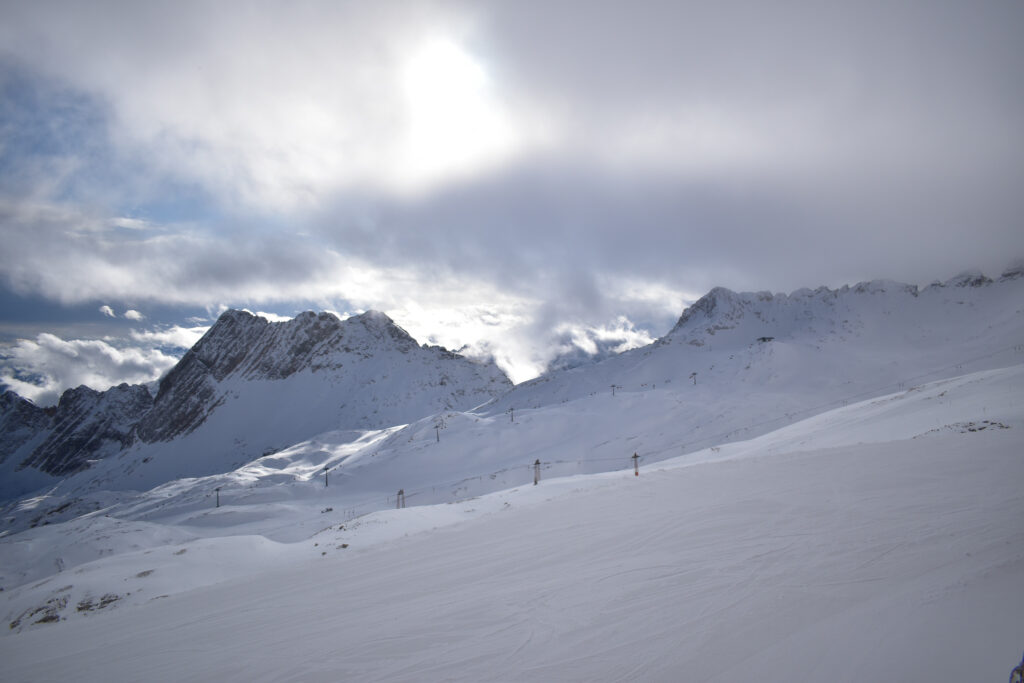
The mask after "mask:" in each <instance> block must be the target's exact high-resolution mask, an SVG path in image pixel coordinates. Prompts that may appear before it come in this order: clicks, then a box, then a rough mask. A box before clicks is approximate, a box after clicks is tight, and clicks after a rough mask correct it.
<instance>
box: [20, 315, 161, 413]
mask: <svg viewBox="0 0 1024 683" xmlns="http://www.w3.org/2000/svg"><path fill="white" fill-rule="evenodd" d="M6 355H7V359H6V362H5V365H7V366H8V367H6V368H4V370H3V371H0V381H2V382H3V383H5V384H7V385H8V386H9V387H10V388H11V389H13V390H14V391H15V392H17V393H18V394H20V395H22V396H24V397H25V398H28V399H31V400H32V401H34V402H35V403H36V404H38V405H53V404H55V403H56V402H57V400H58V399H59V398H60V395H61V393H63V392H64V390H66V389H68V388H71V387H77V386H79V385H82V384H84V385H86V386H88V387H91V388H93V389H96V390H99V391H102V390H104V389H108V388H110V387H112V386H115V385H117V384H120V383H122V382H127V383H129V384H142V383H145V382H150V381H153V380H155V379H157V378H158V377H160V375H162V374H163V373H164V372H166V371H167V370H169V369H170V368H171V367H173V366H174V364H175V363H177V361H178V359H177V358H175V357H173V356H170V355H167V354H165V353H163V352H162V351H159V350H157V349H153V348H149V349H146V348H117V347H115V346H113V345H111V344H110V343H107V342H106V341H103V340H99V339H88V340H87V339H72V340H64V339H61V338H60V337H57V336H56V335H53V334H49V333H44V334H40V335H39V336H38V337H36V339H35V340H34V341H33V340H27V339H22V340H19V341H18V342H17V343H16V344H15V345H14V346H13V347H11V348H9V349H7V352H6ZM11 366H14V367H17V368H18V369H19V371H20V374H22V376H24V373H26V372H27V373H29V375H30V376H31V377H32V380H33V381H26V380H24V379H19V378H18V377H16V376H15V374H14V372H13V370H12V369H11Z"/></svg>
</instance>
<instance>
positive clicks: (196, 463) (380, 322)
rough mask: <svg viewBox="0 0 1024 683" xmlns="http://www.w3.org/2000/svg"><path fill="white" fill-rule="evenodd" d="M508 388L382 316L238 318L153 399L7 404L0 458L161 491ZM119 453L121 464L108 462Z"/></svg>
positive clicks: (1, 415) (188, 358) (73, 394)
mask: <svg viewBox="0 0 1024 683" xmlns="http://www.w3.org/2000/svg"><path fill="white" fill-rule="evenodd" d="M510 387H511V382H510V381H509V379H508V378H507V377H506V376H505V375H504V373H502V372H501V370H499V369H498V367H497V366H496V365H494V364H493V363H490V364H485V363H479V362H476V361H471V360H469V359H467V358H464V357H462V356H459V355H457V354H454V353H451V352H449V351H447V350H445V349H442V348H440V347H427V346H420V345H419V344H417V342H416V340H415V339H413V338H412V337H411V336H410V335H409V334H408V333H407V332H406V331H405V330H403V329H402V328H400V327H399V326H397V325H396V324H395V323H394V322H393V321H392V320H391V319H390V318H389V317H388V316H386V315H385V314H383V313H380V312H377V311H368V312H366V313H363V314H361V315H357V316H353V317H351V318H348V319H345V320H341V319H339V318H338V317H337V316H335V315H334V314H331V313H314V312H312V311H308V312H305V313H302V314H300V315H298V316H296V317H295V318H293V319H292V320H288V321H283V322H270V321H268V320H266V319H265V318H262V317H260V316H257V315H254V314H252V313H249V312H247V311H240V310H229V311H225V312H224V313H223V314H222V315H221V316H220V317H219V319H218V320H217V322H216V323H215V324H214V325H213V326H212V327H211V328H210V329H209V330H208V331H207V333H206V334H205V335H204V336H203V337H202V338H201V339H200V340H199V341H198V342H197V343H196V344H195V345H194V346H193V347H192V348H191V349H190V350H189V351H188V352H186V354H185V355H184V356H183V357H182V359H181V360H180V361H179V362H178V364H177V365H176V366H175V367H174V368H172V369H171V371H170V372H168V374H167V375H166V376H165V377H164V378H163V379H162V380H161V382H160V384H159V389H158V391H157V394H156V397H155V398H152V397H150V395H149V393H148V391H147V390H146V389H145V387H141V386H136V387H128V386H127V385H124V386H122V387H115V388H113V389H111V390H109V391H107V392H96V391H93V390H91V389H88V388H86V387H79V388H78V389H74V390H71V391H69V392H67V393H66V394H65V396H64V397H63V398H62V400H61V405H59V406H58V407H57V409H56V413H55V416H54V417H52V418H50V417H45V416H43V417H41V416H40V414H39V413H40V412H41V409H38V408H35V406H32V405H31V404H26V405H27V406H28V407H26V405H22V404H21V403H19V402H18V401H15V400H14V399H13V398H11V399H5V403H4V404H3V406H0V408H3V409H2V410H0V429H3V430H4V432H5V433H6V432H8V431H9V432H11V434H12V435H15V434H16V435H17V436H18V440H19V441H18V444H17V445H16V447H15V448H5V449H4V452H3V453H0V455H6V456H10V457H9V459H10V460H12V461H13V464H12V463H7V465H6V467H7V468H14V467H18V468H28V470H35V471H38V472H42V473H46V474H48V475H52V476H55V477H62V476H65V475H67V474H72V473H75V472H76V471H79V470H82V469H83V468H84V467H87V466H88V467H89V471H87V472H82V473H81V474H80V475H79V476H78V477H77V478H76V481H89V482H91V483H92V484H94V485H103V486H112V487H115V488H124V487H139V486H146V485H155V484H157V483H161V482H163V481H167V480H169V479H174V478H177V477H181V476H191V475H196V474H210V473H212V472H219V471H225V470H226V469H230V468H231V467H234V466H238V465H239V464H242V463H245V462H248V461H250V460H252V459H254V458H257V457H260V456H261V455H265V454H266V453H267V452H272V451H274V450H277V449H280V448H283V447H286V446H289V445H291V444H293V443H296V442H298V441H302V440H303V439H306V438H309V437H310V436H312V435H315V434H318V433H320V432H324V431H330V430H336V429H379V428H383V427H389V426H391V425H394V424H403V423H407V422H411V421H414V420H416V419H419V418H421V417H423V416H425V415H428V414H431V413H435V412H438V411H441V410H451V409H454V410H466V409H469V408H472V407H474V406H476V405H479V404H481V403H484V402H486V401H488V400H490V399H492V398H494V397H495V396H497V395H499V394H501V393H503V392H504V391H506V390H508V389H509V388H510ZM8 403H9V404H10V406H7V404H8ZM5 406H6V407H5ZM33 408H34V409H35V410H32V409H33ZM16 415H21V416H22V417H21V418H18V417H17V416H16ZM25 415H28V416H29V418H30V419H29V418H25V417H24V416H25ZM8 422H10V423H11V426H10V428H8V427H7V426H6V425H7V423H8ZM15 423H17V424H15ZM40 425H42V427H40ZM7 451H11V452H10V453H8V452H7ZM115 453H119V454H120V457H119V458H117V459H116V460H117V462H113V461H112V460H109V456H110V455H113V454H115ZM158 462H159V465H158V464H157V463H158ZM128 474H130V475H131V477H130V479H131V481H130V482H129V481H127V480H126V478H125V475H128ZM21 478H22V479H23V480H25V481H31V482H32V483H33V484H35V483H36V482H37V479H36V478H31V477H28V476H27V475H26V476H22V477H21ZM28 485H29V484H26V485H25V486H28ZM12 486H13V487H14V488H15V489H17V488H21V489H24V488H25V486H21V487H18V486H17V482H14V481H13V480H12V479H11V478H10V477H7V482H5V486H4V489H5V491H4V492H5V493H6V495H10V492H9V491H7V489H9V488H11V487H12Z"/></svg>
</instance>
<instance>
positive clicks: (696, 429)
mask: <svg viewBox="0 0 1024 683" xmlns="http://www.w3.org/2000/svg"><path fill="white" fill-rule="evenodd" d="M1022 343H1024V268H1011V269H1009V270H1007V271H1006V272H1005V273H1003V275H1002V276H1001V277H1000V278H998V279H996V280H992V279H990V278H987V277H985V276H984V275H982V274H980V273H966V274H963V275H961V276H958V277H956V278H953V279H951V280H949V281H946V282H941V283H938V282H937V283H935V284H933V285H930V286H928V287H925V288H921V289H919V288H918V287H916V286H912V285H905V284H900V283H897V282H892V281H872V282H865V283H861V284H858V285H855V286H852V287H842V288H840V289H835V290H833V289H828V288H824V287H822V288H818V289H815V290H810V289H803V290H798V291H795V292H793V293H791V294H772V293H769V292H755V293H736V292H732V291H730V290H728V289H724V288H715V289H713V290H711V291H710V292H709V293H708V294H707V295H705V296H704V297H702V298H701V299H700V300H698V301H697V302H695V303H694V304H693V305H692V306H690V307H689V308H687V309H686V310H685V311H683V313H682V315H681V317H680V318H679V321H678V323H677V324H676V325H675V327H673V329H672V330H671V331H669V333H668V334H666V335H665V336H664V337H662V338H661V339H659V340H657V341H656V342H654V343H653V344H650V345H648V346H645V347H642V348H637V349H633V350H631V351H627V352H625V353H621V354H618V355H614V356H611V357H609V358H606V359H604V360H602V361H600V362H596V363H592V364H583V365H580V366H578V367H573V368H570V369H566V370H560V371H554V372H550V373H548V374H546V375H544V376H542V377H540V378H537V379H535V380H532V381H530V382H526V383H523V384H520V385H518V386H516V387H513V386H512V384H511V382H510V381H509V380H508V378H507V377H506V376H505V375H504V374H503V373H502V372H501V371H500V370H499V369H498V368H497V367H496V366H495V365H493V364H490V363H479V362H475V361H471V360H469V359H467V358H463V357H461V356H459V355H457V354H454V353H451V352H449V351H446V350H445V349H442V348H440V347H428V346H425V345H424V346H421V345H419V344H418V343H417V342H416V341H415V340H414V339H413V338H412V337H410V336H409V335H408V334H407V333H406V332H405V331H404V330H402V329H401V328H400V327H398V326H397V325H395V324H394V322H393V321H391V320H390V319H389V318H388V317H387V316H386V315H384V314H382V313H377V312H369V313H365V314H362V315H359V316H355V317H352V318H349V319H347V320H339V319H338V318H337V317H335V316H334V315H332V314H328V313H319V314H316V313H312V312H307V313H303V314H301V315H299V316H298V317H296V318H294V319H293V320H290V321H287V322H277V323H272V322H268V321H267V320H265V319H263V318H261V317H258V316H255V315H253V314H251V313H247V312H244V311H235V310H232V311H227V312H226V313H224V314H223V315H222V316H221V317H220V319H219V320H218V321H217V322H216V324H215V325H214V326H213V327H212V328H211V329H210V330H209V331H208V332H207V334H206V335H205V336H204V337H203V338H202V339H201V340H200V341H199V342H197V343H196V345H195V346H194V347H193V348H192V349H190V350H189V351H188V352H187V353H186V354H185V356H184V357H183V358H182V359H181V361H180V362H179V363H178V364H177V365H176V366H175V367H174V368H173V369H172V370H171V371H170V372H169V373H168V374H167V375H166V376H165V377H164V378H163V379H162V380H161V382H160V384H159V389H158V391H157V393H156V396H151V395H150V393H149V391H147V389H146V388H145V387H142V386H128V385H121V386H118V387H114V388H112V389H109V390H107V391H104V392H97V391H93V390H91V389H88V388H86V387H79V388H77V389H72V390H69V391H67V392H65V394H64V395H63V396H62V397H61V400H60V402H59V404H58V405H57V406H56V407H55V408H48V409H43V408H39V407H37V406H35V405H33V404H32V403H30V402H28V401H26V400H24V399H22V398H21V397H19V396H17V395H15V394H13V393H11V392H5V393H4V394H2V395H0V496H2V498H3V499H8V500H10V499H12V498H17V497H19V496H22V495H25V494H27V493H29V492H31V491H34V490H38V489H40V488H42V487H44V486H49V487H52V486H54V485H55V484H57V483H58V482H64V483H62V484H61V487H62V488H61V490H62V491H65V492H72V491H79V492H81V491H85V490H91V491H99V490H122V491H123V490H136V491H146V490H149V489H151V488H153V487H155V486H159V485H161V484H164V483H166V482H170V481H174V480H177V479H181V478H183V477H207V476H215V475H219V474H223V473H227V472H231V471H233V470H235V469H236V468H239V467H243V466H246V465H247V464H248V463H252V462H254V461H256V460H257V459H259V458H263V457H267V456H270V455H271V454H274V453H277V452H280V451H282V450H283V449H289V450H288V453H289V456H288V457H291V458H300V457H306V458H307V459H308V458H309V457H311V456H309V455H308V453H307V455H303V453H306V451H304V450H303V447H299V446H297V444H302V443H304V442H307V441H309V440H310V439H314V437H317V435H320V434H323V433H327V432H345V430H356V431H354V432H352V433H353V434H358V433H362V432H363V431H366V430H381V429H385V428H392V427H396V428H397V427H398V426H402V425H408V426H407V427H404V428H403V429H401V430H400V431H398V432H396V433H394V434H393V435H392V436H390V437H389V438H387V439H385V440H384V441H380V442H374V443H375V445H374V446H373V455H374V457H373V458H372V459H370V460H363V461H360V462H361V464H360V465H359V467H361V468H362V470H361V471H363V472H364V474H365V473H366V472H368V470H366V468H368V467H371V464H372V467H376V468H377V470H379V472H378V473H377V474H376V475H374V476H375V477H377V479H375V481H382V479H380V478H381V477H383V478H384V479H385V480H388V481H390V480H391V479H394V481H395V482H401V481H406V480H408V478H409V475H408V472H409V471H410V468H412V469H413V470H416V468H419V467H421V465H422V464H421V463H419V462H418V461H414V460H412V459H410V458H411V457H412V456H411V455H410V453H412V452H413V451H415V450H416V448H419V446H415V444H417V443H419V441H417V440H418V439H423V435H427V436H429V437H430V438H431V439H433V438H434V437H436V438H437V439H440V431H439V430H440V429H441V428H442V427H444V428H445V429H446V439H447V440H448V441H447V443H448V444H449V445H452V444H454V448H455V451H457V452H458V453H460V457H459V458H455V459H451V458H449V459H448V460H443V459H442V460H432V461H431V472H432V474H431V475H430V476H432V477H435V478H437V480H438V481H447V480H450V479H455V478H458V477H459V476H460V475H462V474H464V475H466V476H470V475H474V476H475V475H477V474H480V473H481V472H485V471H486V472H491V471H497V470H500V469H501V468H502V467H505V466H506V465H508V464H509V463H510V462H513V460H510V459H515V460H514V462H518V461H519V460H521V459H523V458H526V457H528V454H529V453H531V452H535V451H537V450H538V449H545V448H547V447H548V446H547V444H548V443H549V442H551V441H552V440H561V439H566V445H565V447H564V453H565V456H566V459H567V460H569V459H572V458H575V459H576V460H577V461H578V462H581V463H584V464H582V465H580V466H579V469H580V470H581V471H595V470H598V469H601V468H602V467H604V466H603V465H601V464H597V460H599V459H600V458H599V456H602V455H603V454H604V453H605V452H606V451H607V452H609V453H612V452H614V453H618V452H619V451H620V450H622V451H625V450H629V451H630V452H632V451H633V450H640V449H642V448H647V450H648V455H647V457H648V458H656V457H667V455H668V454H669V453H671V454H679V453H680V452H685V451H686V450H687V449H693V448H697V447H703V446H704V445H711V444H712V443H726V442H729V441H733V440H737V439H741V438H748V437H751V436H754V435H756V434H758V433H764V432H767V431H770V430H771V429H776V428H778V427H780V426H782V425H784V424H786V423H788V422H791V421H793V420H795V419H798V418H800V417H807V416H809V415H811V414H814V413H815V411H818V412H820V411H821V410H824V409H826V408H830V407H835V406H836V405H842V403H843V402H845V401H849V400H854V399H857V398H858V397H860V398H864V397H869V396H872V395H881V394H883V393H888V392H894V391H899V390H901V389H906V388H907V387H908V386H909V385H910V384H912V383H914V382H917V381H930V380H934V379H939V378H942V377H948V376H954V375H958V374H962V373H963V372H967V371H971V370H976V369H983V368H987V367H998V366H1005V365H1010V364H1013V363H1015V362H1021V359H1022V358H1024V356H1022V354H1021V353H1020V349H1021V346H1020V345H1021V344H1022ZM613 395H618V396H619V401H618V403H617V404H616V410H615V412H614V414H606V412H605V408H604V407H601V406H599V405H598V404H597V403H596V401H598V400H604V398H603V397H605V396H608V397H611V396H613ZM601 405H602V406H603V404H601ZM516 411H518V414H519V415H521V416H524V417H525V416H526V415H527V414H529V415H530V416H531V419H533V420H534V421H535V425H537V428H536V429H534V430H531V431H528V432H527V431H523V430H519V431H515V432H510V433H507V434H506V433H504V432H502V433H501V436H500V438H498V441H494V440H493V438H492V437H486V438H485V437H484V436H481V435H482V434H483V432H482V431H481V430H484V429H485V424H486V423H489V421H494V420H496V419H497V418H498V416H502V417H503V416H505V415H508V417H509V421H510V422H511V420H512V418H513V416H514V415H515V414H516ZM595 420H596V422H595ZM435 423H436V424H435ZM613 424H617V425H619V426H618V427H616V428H615V433H616V434H621V439H620V438H619V437H616V438H612V439H605V440H604V441H603V442H601V441H600V440H598V441H597V442H595V443H590V442H591V440H592V439H590V438H589V435H592V434H595V433H598V432H602V433H603V431H607V430H610V429H611V427H612V425H613ZM496 425H497V423H495V426H494V429H497V426H496ZM434 427H437V429H434ZM435 431H437V434H435ZM560 432H564V433H565V434H566V435H567V436H563V435H561V434H560ZM494 434H497V432H494ZM572 435H575V436H572ZM659 435H673V436H671V438H670V437H669V436H663V437H662V436H659ZM655 437H657V438H655ZM348 438H349V437H345V439H348ZM352 438H356V437H355V436H353V437H352ZM481 439H484V440H483V441H481ZM659 439H660V441H659ZM666 439H668V441H670V442H671V443H672V446H671V448H666V447H664V446H663V445H659V446H658V448H654V446H653V445H652V444H654V443H658V444H662V443H663V442H664V441H665V440H666ZM349 440H351V439H349ZM311 443H312V442H311ZM410 449H412V450H410ZM651 451H655V452H651ZM659 451H660V453H659ZM453 452H454V451H453ZM465 454H473V456H472V459H471V460H466V459H465V458H464V457H463V455H465ZM398 457H401V458H402V464H401V465H397V464H394V463H392V461H393V460H394V459H395V458H398ZM466 457H468V456H466ZM588 458H590V459H593V460H594V462H592V463H590V464H587V462H588V461H587V459H588ZM332 462H333V461H332ZM353 462H354V461H353ZM388 463H392V464H388ZM353 466H354V465H353ZM377 470H374V471H377ZM476 470H480V472H477V471H476ZM416 471H418V470H416ZM378 475H379V476H378ZM495 485H497V484H495ZM381 486H382V487H383V486H385V485H384V484H381ZM386 486H391V484H390V483H389V484H386Z"/></svg>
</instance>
